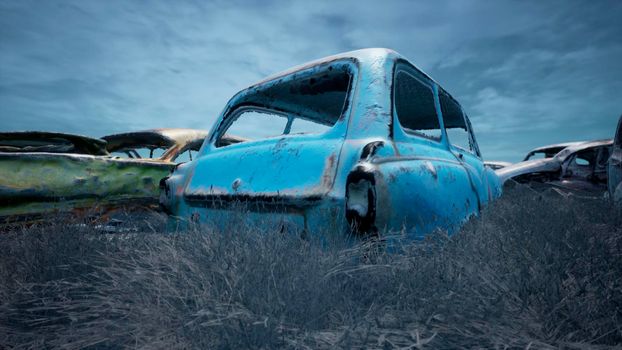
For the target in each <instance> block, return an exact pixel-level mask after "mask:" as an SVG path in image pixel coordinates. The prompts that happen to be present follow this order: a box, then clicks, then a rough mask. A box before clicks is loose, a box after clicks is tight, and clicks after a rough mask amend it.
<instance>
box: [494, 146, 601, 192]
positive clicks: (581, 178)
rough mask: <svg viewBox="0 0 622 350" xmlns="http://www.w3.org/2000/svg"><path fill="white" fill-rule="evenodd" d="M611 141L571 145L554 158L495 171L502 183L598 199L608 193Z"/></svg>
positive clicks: (531, 161) (534, 160)
mask: <svg viewBox="0 0 622 350" xmlns="http://www.w3.org/2000/svg"><path fill="white" fill-rule="evenodd" d="M612 144H613V141H612V140H610V139H609V140H596V141H586V142H578V143H572V144H571V145H570V146H568V147H566V148H564V149H562V150H561V151H559V152H558V153H557V154H555V155H554V156H553V157H550V158H542V159H533V160H527V161H523V162H520V163H516V164H513V165H511V166H508V167H505V168H503V169H499V170H497V171H496V172H497V174H498V175H499V178H500V179H501V182H502V183H506V182H508V180H510V179H512V180H514V181H516V182H519V183H525V184H529V185H531V187H532V188H534V189H538V190H544V189H554V190H555V191H556V192H560V193H563V194H565V195H566V194H575V195H580V196H592V197H593V196H596V197H601V196H602V195H603V194H604V193H605V192H606V191H607V162H608V159H609V155H610V154H611V146H612Z"/></svg>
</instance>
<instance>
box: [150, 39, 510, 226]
mask: <svg viewBox="0 0 622 350" xmlns="http://www.w3.org/2000/svg"><path fill="white" fill-rule="evenodd" d="M231 134H233V135H238V136H239V137H241V138H242V139H243V140H244V141H243V142H238V143H235V144H229V145H227V144H226V143H224V142H223V139H225V138H226V137H227V136H228V135H231ZM161 188H162V192H161V195H160V202H161V205H162V206H163V207H164V208H165V209H166V210H167V211H168V212H169V213H170V214H171V216H170V217H171V224H172V225H173V226H174V227H180V226H181V227H183V226H185V225H187V224H188V223H189V222H198V223H212V224H215V225H219V224H222V223H223V222H224V223H227V222H231V218H232V217H235V215H236V211H237V212H238V213H239V210H240V208H242V211H243V213H245V215H244V218H245V220H249V221H251V222H257V221H259V222H264V221H263V220H267V221H269V222H275V224H279V225H283V226H281V227H290V226H293V227H296V228H300V229H302V230H303V232H309V231H311V232H319V231H321V230H322V229H323V228H328V229H330V232H343V231H341V230H342V229H344V230H353V231H354V232H355V233H360V234H374V233H376V232H379V231H384V230H400V231H402V232H405V233H406V234H407V235H408V236H409V237H421V236H423V235H424V234H427V233H430V232H431V231H433V230H434V229H436V228H442V229H446V230H448V231H449V232H453V231H454V230H455V229H457V228H458V227H459V226H460V225H461V224H462V223H463V222H464V221H465V220H466V219H467V218H468V217H470V216H472V215H476V214H477V213H478V212H479V211H480V209H481V208H482V207H483V206H485V205H486V204H487V203H488V202H490V201H491V200H492V199H493V198H496V197H498V196H499V195H500V191H501V187H500V182H499V179H498V178H497V176H496V175H495V173H494V171H492V170H491V169H489V168H486V167H484V163H483V161H482V158H481V154H480V151H479V148H478V145H477V142H476V140H475V137H474V135H473V129H472V127H471V123H470V122H469V118H468V117H467V116H466V114H465V113H464V112H463V110H462V108H461V106H460V104H459V103H458V102H457V101H456V100H455V99H454V98H452V97H451V95H450V94H449V93H448V92H446V91H445V90H444V89H443V88H442V87H440V86H439V85H438V84H437V83H436V82H434V81H433V80H432V79H431V78H430V77H428V76H427V75H426V74H425V73H423V72H422V71H420V70H419V69H418V68H416V67H415V66H414V65H412V64H411V63H410V62H409V61H408V60H406V59H405V58H404V57H403V56H401V55H399V54H398V53H396V52H394V51H391V50H387V49H364V50H359V51H353V52H349V53H344V54H340V55H336V56H331V57H327V58H324V59H321V60H318V61H315V62H311V63H308V64H305V65H303V66H299V67H296V68H293V69H291V70H288V71H286V72H283V73H280V74H277V75H275V76H273V77H270V78H267V79H266V80H264V81H262V82H259V83H257V84H255V85H252V86H250V87H249V88H247V89H244V90H242V91H240V92H239V93H237V94H236V95H235V96H233V98H232V99H231V100H230V101H229V102H228V103H227V105H226V107H225V108H224V110H223V112H222V113H221V115H220V116H219V118H218V119H217V121H216V123H215V124H214V126H213V128H212V130H211V132H210V135H209V136H208V137H207V139H206V141H205V143H204V145H203V148H202V150H201V151H200V152H199V154H198V155H197V156H196V157H195V158H194V160H193V161H191V162H188V163H184V164H181V165H180V166H178V167H176V168H175V170H174V171H173V172H172V174H171V175H170V176H168V177H166V178H165V179H163V180H162V181H161Z"/></svg>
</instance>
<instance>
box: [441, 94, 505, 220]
mask: <svg viewBox="0 0 622 350" xmlns="http://www.w3.org/2000/svg"><path fill="white" fill-rule="evenodd" d="M438 97H439V104H440V107H441V113H442V120H443V127H444V129H445V135H446V137H447V143H448V145H449V149H450V150H451V152H452V153H453V154H454V155H455V156H456V158H457V160H458V161H459V162H460V163H462V165H463V166H464V167H465V169H466V170H467V171H468V173H469V180H470V184H471V187H472V190H473V191H474V192H475V193H476V195H477V198H478V206H479V207H480V209H481V206H483V205H485V204H486V203H487V202H488V200H489V199H490V198H491V197H492V196H493V194H492V193H489V190H488V189H489V185H488V177H487V176H486V171H487V170H486V168H485V167H484V162H483V161H482V159H481V157H480V155H479V148H478V147H477V143H476V141H475V137H474V136H473V132H472V130H471V127H470V123H469V122H468V118H467V117H466V115H465V114H464V112H463V111H462V108H461V107H460V105H459V104H458V102H456V101H455V100H454V99H453V98H452V97H451V96H450V95H449V94H448V93H447V92H445V91H444V90H442V89H439V93H438Z"/></svg>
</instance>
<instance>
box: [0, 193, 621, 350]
mask: <svg viewBox="0 0 622 350" xmlns="http://www.w3.org/2000/svg"><path fill="white" fill-rule="evenodd" d="M164 220H165V218H163V217H162V216H160V215H158V214H153V215H151V216H149V217H148V220H145V218H140V219H136V222H133V223H132V225H135V226H137V227H139V228H140V229H139V231H140V232H137V233H136V232H132V233H117V234H105V233H102V232H101V231H99V229H98V228H96V227H92V226H89V225H77V223H76V222H67V221H66V220H63V219H61V218H59V220H58V221H57V222H55V223H52V224H51V225H48V226H39V227H30V228H23V229H18V230H15V231H12V232H6V233H5V234H2V235H0V247H1V249H2V254H1V255H0V348H16V349H21V348H33V349H41V348H61V347H62V348H66V349H78V348H93V349H108V348H145V349H240V348H257V349H259V348H263V349H266V348H301V349H303V348H307V349H317V348H331V349H333V348H344V349H348V348H361V347H362V348H379V349H393V348H410V349H421V348H424V349H428V348H429V349H456V348H469V349H473V348H493V349H504V348H522V349H527V348H529V349H549V348H551V349H554V348H565V349H606V348H615V346H616V345H617V346H618V348H619V346H620V344H622V213H620V211H619V210H617V209H614V208H612V207H611V206H610V204H609V203H607V202H605V201H594V200H579V199H572V198H569V199H564V198H561V197H559V196H555V195H538V194H534V193H533V192H531V191H528V190H527V189H525V188H517V189H514V190H512V191H510V192H509V193H506V195H504V197H503V198H502V199H501V200H499V201H498V202H496V203H495V204H494V205H492V206H490V207H489V208H487V209H486V210H485V211H484V212H483V213H482V215H481V217H480V218H477V219H474V220H471V221H470V222H469V223H467V225H465V227H464V228H463V230H462V231H461V232H460V233H458V234H456V235H454V236H452V237H449V238H448V237H447V236H446V235H444V234H443V233H442V232H437V233H435V234H433V235H431V236H430V237H429V239H426V240H425V241H423V242H415V243H412V242H411V243H408V242H404V243H403V246H402V247H401V249H399V250H398V251H397V252H394V253H391V254H388V253H386V251H385V250H383V249H382V248H381V247H379V246H378V244H377V243H374V242H360V243H356V244H349V243H348V242H347V241H346V240H345V239H343V240H336V241H334V242H331V243H330V244H328V245H327V244H322V243H320V242H318V241H316V240H314V239H311V240H305V239H300V238H299V236H298V235H296V234H283V233H280V232H269V231H268V232H265V231H266V230H265V229H261V230H259V229H257V228H253V227H236V228H232V229H231V230H230V231H228V232H214V231H213V230H210V229H207V228H203V229H197V230H191V231H189V232H184V233H178V234H166V233H164V232H163V231H164V230H163V226H164ZM260 231H261V232H260Z"/></svg>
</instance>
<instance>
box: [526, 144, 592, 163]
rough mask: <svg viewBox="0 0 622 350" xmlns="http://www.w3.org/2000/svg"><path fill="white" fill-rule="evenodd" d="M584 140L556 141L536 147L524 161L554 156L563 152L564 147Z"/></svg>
mask: <svg viewBox="0 0 622 350" xmlns="http://www.w3.org/2000/svg"><path fill="white" fill-rule="evenodd" d="M582 142H585V141H578V142H564V143H556V144H554V145H548V146H542V147H538V148H534V149H532V150H531V151H529V153H527V155H526V156H525V158H524V159H523V161H527V160H534V159H544V158H553V157H554V156H555V155H556V154H557V153H559V152H561V150H563V149H564V148H566V147H570V146H574V145H578V144H580V143H582Z"/></svg>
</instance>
